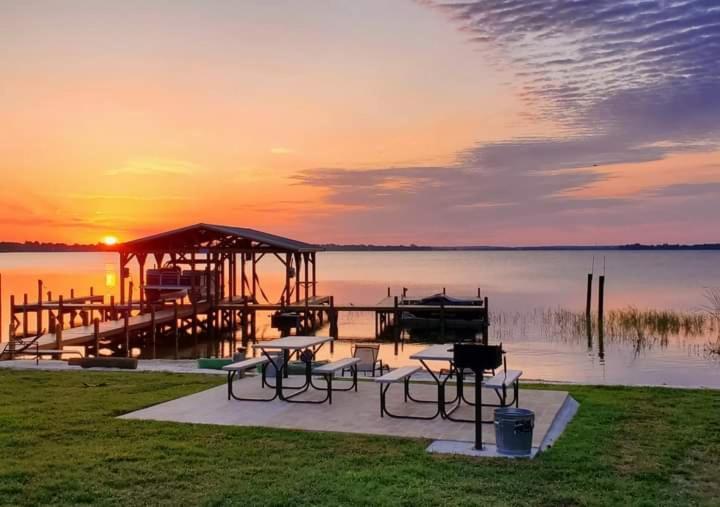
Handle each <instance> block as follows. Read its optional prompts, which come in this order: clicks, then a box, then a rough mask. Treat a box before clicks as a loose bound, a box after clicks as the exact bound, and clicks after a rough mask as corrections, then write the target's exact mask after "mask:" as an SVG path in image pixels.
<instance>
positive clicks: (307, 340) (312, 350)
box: [253, 336, 333, 403]
mask: <svg viewBox="0 0 720 507" xmlns="http://www.w3.org/2000/svg"><path fill="white" fill-rule="evenodd" d="M332 340H333V339H332V337H330V336H287V337H285V338H279V339H277V340H271V341H267V342H260V343H256V344H254V345H253V348H255V349H258V350H260V351H261V352H262V354H263V356H264V357H265V358H267V359H268V362H269V364H272V366H273V367H274V368H275V385H274V386H273V385H272V384H271V383H269V382H267V381H266V380H264V382H266V383H267V384H268V385H269V386H270V387H273V388H274V389H275V394H276V396H277V397H278V398H280V399H281V400H283V401H288V402H289V401H294V402H296V403H311V401H308V400H305V401H300V400H293V398H294V397H296V396H298V395H300V394H302V393H304V392H306V391H307V390H308V389H310V388H311V387H312V388H314V389H320V388H318V387H316V386H315V385H313V382H312V361H313V359H314V358H315V354H316V353H317V351H318V350H320V348H321V347H322V346H323V345H324V344H326V343H329V342H331V341H332ZM278 353H280V354H282V360H279V359H278ZM293 356H295V357H297V359H299V360H301V361H302V362H304V363H305V381H304V383H303V384H302V385H299V386H291V385H285V382H284V379H287V378H288V364H289V363H290V359H292V357H293ZM285 390H292V391H294V392H293V393H292V394H289V395H286V394H285V392H284V391H285Z"/></svg>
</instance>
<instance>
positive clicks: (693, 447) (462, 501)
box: [0, 370, 720, 506]
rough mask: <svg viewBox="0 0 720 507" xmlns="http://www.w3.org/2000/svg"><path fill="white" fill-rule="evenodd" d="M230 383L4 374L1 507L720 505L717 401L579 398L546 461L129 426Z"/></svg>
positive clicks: (390, 444)
mask: <svg viewBox="0 0 720 507" xmlns="http://www.w3.org/2000/svg"><path fill="white" fill-rule="evenodd" d="M223 380H224V378H223V377H216V376H203V375H176V374H155V373H96V372H41V371H37V372H36V371H27V372H12V371H3V370H0V504H3V505H4V504H21V505H22V504H32V505H39V504H50V503H53V504H55V503H59V504H74V505H76V504H83V503H93V504H116V505H128V504H143V505H148V504H168V505H192V504H203V505H226V504H227V505H230V504H238V505H320V504H326V505H355V504H357V505H408V506H410V505H412V506H419V505H453V506H457V505H479V504H483V505H548V506H556V505H648V506H656V505H713V504H714V505H720V392H715V391H707V390H672V389H647V388H615V387H608V388H604V387H603V388H600V387H581V386H578V387H570V388H569V391H570V392H571V394H572V396H574V397H575V398H576V399H577V400H578V401H579V402H580V410H579V412H578V414H577V416H576V417H575V419H574V421H573V422H572V423H571V425H570V426H569V427H568V428H567V431H566V432H565V434H564V435H563V436H562V438H561V439H560V440H559V441H558V442H557V443H556V446H555V447H554V448H553V449H550V450H549V451H547V452H546V453H544V454H542V455H541V456H539V457H538V458H537V459H535V460H532V461H530V460H503V459H492V460H488V459H483V460H474V459H470V458H464V457H446V456H437V455H430V454H428V453H426V452H425V447H426V446H427V444H428V442H427V441H418V440H407V439H398V438H389V437H387V438H385V437H375V436H367V437H366V436H358V435H350V434H347V435H346V434H335V433H308V432H297V431H287V430H276V429H264V428H241V427H238V428H233V427H227V426H202V425H190V424H175V423H162V422H152V421H125V420H118V419H115V416H117V415H119V414H123V413H125V412H129V411H132V410H136V409H139V408H142V407H146V406H148V405H152V404H155V403H158V402H162V401H165V400H169V399H172V398H176V397H178V396H181V395H185V394H189V393H192V392H196V391H199V390H202V389H206V388H208V387H210V386H213V385H217V384H218V383H221V382H223ZM557 388H558V389H568V388H567V387H565V386H563V387H557ZM543 389H553V387H548V386H543Z"/></svg>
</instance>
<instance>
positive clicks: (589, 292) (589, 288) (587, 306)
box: [585, 273, 593, 318]
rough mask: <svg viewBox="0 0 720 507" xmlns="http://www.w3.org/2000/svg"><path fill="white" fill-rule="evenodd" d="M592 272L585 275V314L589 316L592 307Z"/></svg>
mask: <svg viewBox="0 0 720 507" xmlns="http://www.w3.org/2000/svg"><path fill="white" fill-rule="evenodd" d="M592 279H593V275H592V273H588V276H587V295H586V297H585V316H586V317H588V318H589V317H590V311H591V309H592Z"/></svg>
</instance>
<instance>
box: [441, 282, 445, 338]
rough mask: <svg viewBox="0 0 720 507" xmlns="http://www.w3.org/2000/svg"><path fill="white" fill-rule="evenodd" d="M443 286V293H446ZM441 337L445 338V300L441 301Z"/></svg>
mask: <svg viewBox="0 0 720 507" xmlns="http://www.w3.org/2000/svg"><path fill="white" fill-rule="evenodd" d="M444 291H445V288H443V294H444V293H445V292H444ZM440 338H441V339H442V340H444V339H445V302H444V301H440Z"/></svg>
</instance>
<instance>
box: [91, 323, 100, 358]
mask: <svg viewBox="0 0 720 507" xmlns="http://www.w3.org/2000/svg"><path fill="white" fill-rule="evenodd" d="M93 337H94V338H95V357H99V356H100V319H98V318H97V317H96V318H95V319H94V320H93Z"/></svg>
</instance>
